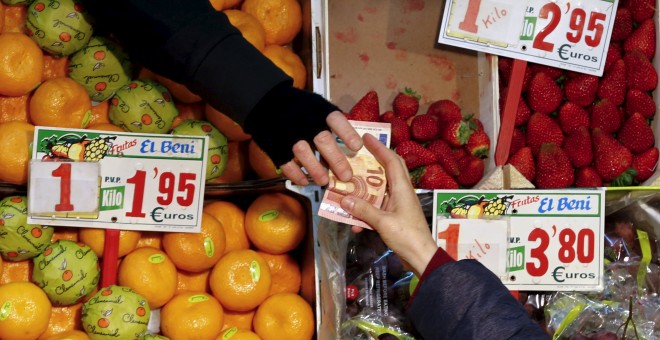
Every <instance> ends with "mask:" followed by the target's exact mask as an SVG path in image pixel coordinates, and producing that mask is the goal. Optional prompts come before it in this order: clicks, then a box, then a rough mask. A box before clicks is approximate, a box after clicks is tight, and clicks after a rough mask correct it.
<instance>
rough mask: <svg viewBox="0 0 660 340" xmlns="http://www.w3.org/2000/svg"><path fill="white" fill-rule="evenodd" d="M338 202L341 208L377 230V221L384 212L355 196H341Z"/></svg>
mask: <svg viewBox="0 0 660 340" xmlns="http://www.w3.org/2000/svg"><path fill="white" fill-rule="evenodd" d="M340 204H341V207H342V209H344V210H346V211H347V212H348V213H349V214H351V215H353V216H354V217H356V218H358V219H360V220H362V221H364V222H365V223H367V224H368V225H370V226H371V227H372V228H374V229H376V230H377V228H378V227H379V222H380V220H381V218H383V214H384V212H383V211H382V210H380V209H377V208H375V207H374V206H373V205H371V203H369V202H367V201H365V200H363V199H360V198H357V197H352V196H346V197H344V198H342V200H341V202H340Z"/></svg>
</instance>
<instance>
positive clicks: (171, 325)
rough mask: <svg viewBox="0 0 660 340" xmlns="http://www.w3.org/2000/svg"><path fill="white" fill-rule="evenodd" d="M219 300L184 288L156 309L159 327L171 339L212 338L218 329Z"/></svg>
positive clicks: (221, 311) (220, 321)
mask: <svg viewBox="0 0 660 340" xmlns="http://www.w3.org/2000/svg"><path fill="white" fill-rule="evenodd" d="M223 314H224V313H223V309H222V306H221V305H220V302H218V300H217V299H216V298H214V297H213V296H212V295H209V294H206V293H196V292H185V293H181V294H179V295H177V296H175V297H173V298H172V300H170V301H169V302H168V303H167V304H165V306H163V308H162V309H161V310H160V331H161V333H162V334H163V335H164V336H167V337H169V338H172V339H211V340H213V339H215V338H216V337H217V336H218V335H220V332H221V330H222V322H223Z"/></svg>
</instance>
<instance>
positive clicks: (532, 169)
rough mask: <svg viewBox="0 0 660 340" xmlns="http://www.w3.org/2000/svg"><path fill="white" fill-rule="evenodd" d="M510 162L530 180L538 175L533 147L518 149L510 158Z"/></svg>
mask: <svg viewBox="0 0 660 340" xmlns="http://www.w3.org/2000/svg"><path fill="white" fill-rule="evenodd" d="M507 163H508V164H511V165H513V167H514V168H516V170H518V172H520V174H521V175H523V176H525V178H527V180H528V181H530V182H532V181H534V177H535V176H536V165H535V164H534V156H533V155H532V149H531V148H529V147H527V146H526V147H523V148H522V149H520V150H518V151H517V152H516V153H515V154H513V156H511V157H510V158H509V161H508V162H507Z"/></svg>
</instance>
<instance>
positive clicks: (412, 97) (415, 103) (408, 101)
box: [392, 87, 422, 119]
mask: <svg viewBox="0 0 660 340" xmlns="http://www.w3.org/2000/svg"><path fill="white" fill-rule="evenodd" d="M420 98H422V97H421V96H420V95H418V94H417V93H416V92H415V91H413V90H412V89H411V88H409V87H406V88H405V89H404V90H403V92H399V93H398V94H397V95H396V96H395V97H394V101H392V109H393V110H394V113H395V114H396V115H397V116H399V117H401V118H403V119H408V117H412V116H414V115H416V114H417V110H419V99H420Z"/></svg>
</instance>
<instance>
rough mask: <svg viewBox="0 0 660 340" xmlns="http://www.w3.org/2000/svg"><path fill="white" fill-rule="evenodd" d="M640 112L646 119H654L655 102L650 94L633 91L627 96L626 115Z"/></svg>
mask: <svg viewBox="0 0 660 340" xmlns="http://www.w3.org/2000/svg"><path fill="white" fill-rule="evenodd" d="M635 112H639V113H641V114H642V116H644V118H652V117H653V115H655V101H654V100H653V97H651V96H650V95H649V94H648V93H646V92H644V91H640V90H635V89H631V90H628V93H627V94H626V114H627V115H632V114H633V113H635Z"/></svg>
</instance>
